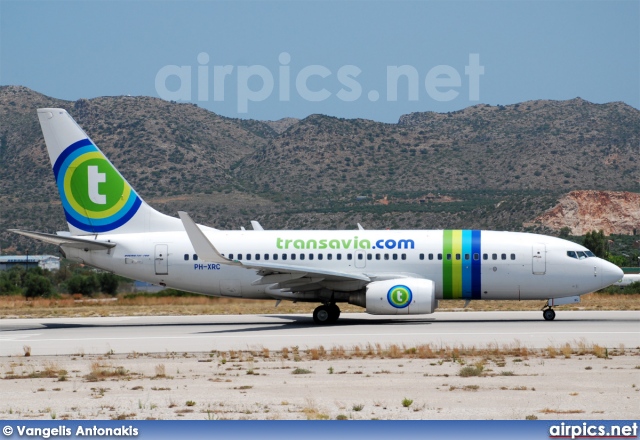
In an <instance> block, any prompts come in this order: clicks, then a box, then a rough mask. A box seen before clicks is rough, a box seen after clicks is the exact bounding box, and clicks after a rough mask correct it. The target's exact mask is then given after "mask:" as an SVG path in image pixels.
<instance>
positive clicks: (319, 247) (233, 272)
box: [63, 227, 619, 300]
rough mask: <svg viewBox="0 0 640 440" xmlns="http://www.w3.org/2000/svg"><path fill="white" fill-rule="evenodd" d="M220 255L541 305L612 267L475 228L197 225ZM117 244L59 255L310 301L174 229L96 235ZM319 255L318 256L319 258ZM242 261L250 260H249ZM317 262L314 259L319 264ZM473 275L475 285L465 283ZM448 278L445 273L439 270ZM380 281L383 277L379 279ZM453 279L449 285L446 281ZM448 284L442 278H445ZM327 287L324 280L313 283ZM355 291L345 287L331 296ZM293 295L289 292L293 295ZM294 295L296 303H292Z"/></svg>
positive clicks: (229, 290)
mask: <svg viewBox="0 0 640 440" xmlns="http://www.w3.org/2000/svg"><path fill="white" fill-rule="evenodd" d="M202 229H203V231H204V232H205V234H206V236H207V238H208V239H209V240H210V241H211V243H213V244H214V245H215V246H216V248H217V249H218V250H219V251H220V253H222V254H223V255H224V256H226V257H228V258H231V259H233V260H240V261H242V262H245V263H246V262H253V261H255V262H256V263H257V262H261V263H278V264H286V265H289V266H296V267H299V268H300V270H301V271H302V272H304V268H316V269H322V270H334V271H336V272H341V273H349V274H364V275H366V276H368V277H370V278H371V279H377V280H383V279H388V278H398V277H399V276H401V277H413V278H425V279H429V280H432V281H433V282H434V283H435V286H436V289H435V292H436V298H437V299H457V298H461V299H487V300H499V299H511V300H513V299H515V300H531V299H548V298H560V297H567V296H575V295H582V294H585V293H589V292H592V291H595V290H598V289H600V288H602V287H603V286H607V285H609V284H611V283H613V282H615V281H617V277H618V274H619V269H617V268H616V266H614V265H612V264H611V263H609V262H607V261H604V260H602V259H600V258H596V257H589V258H583V259H578V258H571V257H570V256H568V255H567V252H568V251H586V249H585V248H584V247H582V246H580V245H577V244H575V243H572V242H569V241H566V240H562V239H559V238H555V237H549V236H544V235H536V234H527V233H515V232H493V231H477V232H478V233H481V238H479V240H478V241H477V242H476V243H475V244H474V247H473V248H471V246H470V245H468V244H467V243H456V242H454V243H453V245H452V244H451V243H445V241H446V240H445V239H444V238H443V231H442V230H422V231H417V230H405V231H388V230H377V231H374V230H366V231H365V230H347V231H244V230H243V231H219V230H214V229H211V228H206V227H202ZM96 238H97V239H98V240H100V241H109V240H111V241H113V242H115V243H117V246H115V247H114V248H112V249H110V250H109V251H107V250H87V251H85V250H81V249H73V248H67V247H65V246H63V250H64V251H65V253H66V256H67V257H68V258H72V259H75V260H77V261H82V262H84V263H86V264H89V265H92V266H95V267H98V268H100V269H105V270H109V271H112V272H114V273H117V274H119V275H122V276H125V277H129V278H133V279H138V280H142V281H147V282H151V283H154V284H160V285H166V286H167V287H172V288H175V289H180V290H186V291H191V292H196V293H201V294H205V295H212V296H230V297H243V298H254V299H269V298H282V299H291V300H313V299H310V298H307V299H305V297H303V296H300V294H299V293H297V292H295V291H291V292H283V293H281V294H278V293H277V292H275V293H274V292H273V291H270V290H269V286H268V285H264V284H255V282H256V281H257V280H259V279H260V277H261V276H260V275H259V274H258V273H257V270H256V269H248V268H244V267H239V266H232V265H227V264H220V263H208V262H205V261H202V259H201V258H198V259H195V258H197V257H195V258H194V255H195V252H194V249H193V246H192V245H191V242H190V241H189V238H188V236H187V234H186V232H184V231H175V232H161V233H160V232H153V233H152V232H149V233H137V234H117V235H108V234H105V235H99V236H97V237H96ZM320 255H321V257H320ZM249 258H250V259H249ZM320 258H322V259H320ZM472 265H475V267H474V268H473V270H474V271H475V272H474V274H475V275H474V277H475V280H476V281H475V283H474V284H473V286H471V284H470V282H467V279H466V278H465V277H467V276H468V275H467V274H469V273H471V270H472V268H471V266H472ZM447 271H449V272H447ZM387 274H388V275H389V276H387ZM451 279H453V282H452V281H451ZM447 280H449V281H447ZM319 283H320V284H321V285H323V287H326V288H328V289H332V288H334V287H333V286H332V283H331V282H330V281H326V282H324V284H323V281H322V280H321V279H320V280H319ZM363 286H364V283H362V284H360V283H358V282H357V281H354V282H353V283H351V284H344V283H343V284H341V285H340V287H339V288H340V290H343V291H344V290H357V289H359V288H361V287H363ZM293 290H295V289H293ZM296 295H299V296H296Z"/></svg>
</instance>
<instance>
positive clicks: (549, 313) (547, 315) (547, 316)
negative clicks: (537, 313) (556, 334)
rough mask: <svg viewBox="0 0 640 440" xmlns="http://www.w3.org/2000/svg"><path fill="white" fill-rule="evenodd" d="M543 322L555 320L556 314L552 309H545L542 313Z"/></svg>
mask: <svg viewBox="0 0 640 440" xmlns="http://www.w3.org/2000/svg"><path fill="white" fill-rule="evenodd" d="M542 317H543V318H544V320H545V321H553V320H554V319H555V318H556V312H555V311H554V310H553V309H547V310H544V311H543V312H542Z"/></svg>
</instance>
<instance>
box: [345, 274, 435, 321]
mask: <svg viewBox="0 0 640 440" xmlns="http://www.w3.org/2000/svg"><path fill="white" fill-rule="evenodd" d="M349 303H350V304H355V305H358V306H361V307H364V308H365V309H366V312H367V313H369V314H371V315H424V314H427V313H433V312H434V311H435V309H436V307H437V302H436V288H435V283H434V282H433V281H431V280H425V279H422V278H396V279H392V280H385V281H374V282H372V283H369V284H368V285H367V287H366V291H365V292H362V293H355V294H352V295H350V297H349Z"/></svg>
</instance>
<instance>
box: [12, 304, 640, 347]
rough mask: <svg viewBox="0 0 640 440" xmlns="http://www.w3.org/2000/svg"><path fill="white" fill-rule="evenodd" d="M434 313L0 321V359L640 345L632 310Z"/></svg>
mask: <svg viewBox="0 0 640 440" xmlns="http://www.w3.org/2000/svg"><path fill="white" fill-rule="evenodd" d="M541 315H542V314H541V312H436V313H435V314H433V315H425V316H419V317H393V318H389V317H376V316H371V315H367V314H358V313H345V314H343V315H342V316H341V317H340V320H339V321H338V323H336V324H334V325H330V326H316V325H315V324H314V323H313V321H312V319H311V316H310V315H215V316H169V317H167V316H144V317H109V318H55V319H54V318H51V319H2V320H0V356H23V355H24V352H23V346H29V347H31V354H32V355H33V356H38V355H73V354H82V353H85V354H103V353H107V352H114V353H132V352H134V351H135V352H138V353H155V352H167V351H168V352H177V353H182V352H197V351H210V350H230V349H233V350H243V349H260V348H262V347H265V348H269V349H270V350H279V349H281V348H282V347H292V346H298V347H299V348H300V349H306V348H313V347H318V346H320V345H323V346H324V347H325V348H330V347H332V346H340V345H342V346H344V347H345V348H350V347H352V346H355V345H358V344H360V345H365V344H367V343H371V344H376V343H380V344H382V345H388V344H405V345H406V346H408V347H411V346H415V345H418V344H425V343H431V344H438V345H440V344H442V345H447V344H448V345H461V344H464V345H466V346H468V345H475V346H477V347H485V346H486V345H488V344H495V343H497V344H500V345H502V344H510V343H513V342H515V341H518V342H519V343H520V344H522V345H524V346H527V347H531V348H544V347H547V346H549V345H559V344H564V343H566V342H569V343H575V342H577V341H581V340H583V341H585V342H586V343H588V344H592V343H596V344H598V345H601V346H606V347H618V346H619V345H620V344H624V345H625V347H628V348H631V347H638V346H640V311H619V312H616V311H613V312H612V311H562V310H560V309H559V310H557V317H556V320H555V321H552V322H547V321H544V320H543V319H542V316H541Z"/></svg>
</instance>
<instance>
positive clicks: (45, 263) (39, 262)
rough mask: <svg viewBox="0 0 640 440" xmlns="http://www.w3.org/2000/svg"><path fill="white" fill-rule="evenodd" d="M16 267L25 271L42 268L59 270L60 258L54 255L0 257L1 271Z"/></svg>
mask: <svg viewBox="0 0 640 440" xmlns="http://www.w3.org/2000/svg"><path fill="white" fill-rule="evenodd" d="M14 266H22V267H24V268H25V269H30V268H32V267H40V268H42V269H46V270H59V269H60V257H55V256H53V255H29V256H27V255H0V270H8V269H11V268H12V267H14Z"/></svg>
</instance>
